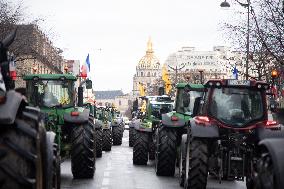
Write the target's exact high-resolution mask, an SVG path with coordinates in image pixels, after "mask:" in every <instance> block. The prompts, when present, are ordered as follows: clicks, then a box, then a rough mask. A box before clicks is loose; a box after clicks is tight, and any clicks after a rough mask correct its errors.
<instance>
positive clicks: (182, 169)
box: [179, 137, 187, 187]
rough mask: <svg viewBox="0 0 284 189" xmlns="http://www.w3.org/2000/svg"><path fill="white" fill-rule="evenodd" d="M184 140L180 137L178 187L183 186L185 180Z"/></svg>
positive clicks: (185, 143)
mask: <svg viewBox="0 0 284 189" xmlns="http://www.w3.org/2000/svg"><path fill="white" fill-rule="evenodd" d="M186 145H187V142H186V138H183V137H182V140H181V145H180V152H179V185H180V186H181V187H183V186H184V180H185V159H186Z"/></svg>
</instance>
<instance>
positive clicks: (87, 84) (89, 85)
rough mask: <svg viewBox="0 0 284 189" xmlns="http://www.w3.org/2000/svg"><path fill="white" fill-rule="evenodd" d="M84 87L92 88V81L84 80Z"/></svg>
mask: <svg viewBox="0 0 284 189" xmlns="http://www.w3.org/2000/svg"><path fill="white" fill-rule="evenodd" d="M86 89H92V81H91V80H89V79H88V80H86Z"/></svg>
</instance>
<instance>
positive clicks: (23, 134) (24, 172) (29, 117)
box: [0, 109, 52, 189]
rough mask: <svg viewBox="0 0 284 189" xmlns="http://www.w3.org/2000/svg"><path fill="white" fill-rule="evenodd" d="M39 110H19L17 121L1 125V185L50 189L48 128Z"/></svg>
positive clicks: (14, 187) (4, 186) (0, 186)
mask: <svg viewBox="0 0 284 189" xmlns="http://www.w3.org/2000/svg"><path fill="white" fill-rule="evenodd" d="M39 114H40V113H39V110H36V109H31V110H28V109H25V110H24V111H23V112H18V117H17V118H16V120H15V123H13V124H11V125H4V124H1V127H0V188H1V189H2V188H3V189H4V188H13V189H31V188H43V187H44V188H46V186H47V185H46V183H47V182H52V181H50V180H49V181H45V179H44V178H45V173H44V169H43V158H42V155H43V154H44V150H45V148H43V147H45V146H44V145H45V142H44V141H45V129H44V123H43V121H42V119H40V118H39V116H40V115H39Z"/></svg>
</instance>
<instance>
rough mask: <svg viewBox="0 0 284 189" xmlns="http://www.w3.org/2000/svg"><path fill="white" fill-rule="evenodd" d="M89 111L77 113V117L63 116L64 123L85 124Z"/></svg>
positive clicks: (66, 114)
mask: <svg viewBox="0 0 284 189" xmlns="http://www.w3.org/2000/svg"><path fill="white" fill-rule="evenodd" d="M89 114H90V110H89V109H84V110H83V112H79V115H78V116H71V114H70V113H65V114H64V116H63V117H64V122H68V123H86V122H88V120H89Z"/></svg>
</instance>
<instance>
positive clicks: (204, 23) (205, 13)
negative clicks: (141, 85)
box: [24, 0, 232, 92]
mask: <svg viewBox="0 0 284 189" xmlns="http://www.w3.org/2000/svg"><path fill="white" fill-rule="evenodd" d="M220 3H221V0H25V1H24V4H25V6H27V7H28V9H27V12H31V13H32V14H33V15H37V16H42V17H44V18H46V21H45V23H44V27H46V28H52V31H53V32H54V33H56V37H55V38H54V43H55V45H56V46H58V47H60V48H62V49H63V50H64V54H63V55H64V56H65V58H67V59H78V60H80V61H85V59H86V56H87V54H88V53H90V60H91V70H92V73H91V74H92V79H93V83H94V85H95V89H96V90H105V89H123V91H124V92H130V91H131V89H132V77H133V75H134V73H135V66H136V65H137V63H138V61H139V60H140V58H141V57H142V56H143V55H144V54H145V50H146V43H147V40H148V37H149V36H151V38H152V41H153V48H154V51H155V54H156V56H157V57H158V58H159V59H160V61H161V63H164V61H165V59H166V58H167V56H168V55H169V54H170V53H172V52H175V51H177V50H178V49H179V48H180V47H182V46H195V47H196V48H197V49H198V50H211V49H212V47H213V46H214V45H223V44H225V42H224V41H223V40H222V36H221V32H220V31H218V30H220V26H219V25H218V24H219V23H221V22H222V19H227V18H228V17H229V16H230V14H229V13H228V12H227V11H222V10H221V8H220V6H219V5H220ZM231 16H232V15H231ZM221 18H222V19H221ZM100 48H101V49H102V51H99V50H97V49H100Z"/></svg>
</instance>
